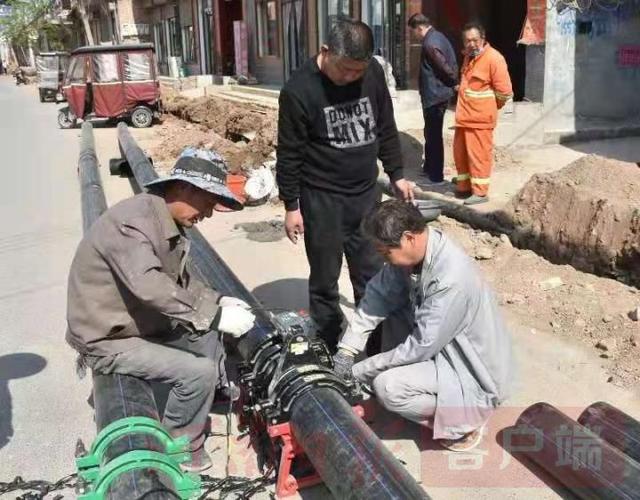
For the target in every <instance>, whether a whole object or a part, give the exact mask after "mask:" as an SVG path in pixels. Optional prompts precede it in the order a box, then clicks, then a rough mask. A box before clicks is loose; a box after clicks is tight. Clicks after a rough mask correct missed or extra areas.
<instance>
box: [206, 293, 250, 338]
mask: <svg viewBox="0 0 640 500" xmlns="http://www.w3.org/2000/svg"><path fill="white" fill-rule="evenodd" d="M227 298H232V297H227ZM245 305H246V304H245ZM255 319H256V317H255V316H254V315H253V314H252V313H250V312H249V311H247V310H246V309H245V308H244V307H240V306H237V305H233V306H222V307H220V311H219V312H218V324H217V326H216V330H219V331H221V332H224V333H228V334H229V335H232V336H233V337H241V336H242V335H244V334H245V333H247V332H248V331H249V330H251V328H252V327H253V323H254V322H255Z"/></svg>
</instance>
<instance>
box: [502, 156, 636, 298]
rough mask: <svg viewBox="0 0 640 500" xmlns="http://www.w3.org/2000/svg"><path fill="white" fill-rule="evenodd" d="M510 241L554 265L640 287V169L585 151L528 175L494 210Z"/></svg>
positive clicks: (634, 165)
mask: <svg viewBox="0 0 640 500" xmlns="http://www.w3.org/2000/svg"><path fill="white" fill-rule="evenodd" d="M496 219H497V220H498V221H499V223H500V224H501V225H503V226H504V227H506V228H509V229H510V238H511V240H512V242H513V243H514V244H515V245H516V246H518V247H520V248H526V249H530V250H533V251H535V252H536V253H538V254H540V255H541V256H543V257H544V258H546V259H548V260H549V261H551V262H553V263H555V264H569V265H571V266H573V267H575V268H576V269H579V270H581V271H585V272H589V273H593V274H596V275H600V276H606V277H611V278H615V279H618V280H619V281H622V282H624V283H627V284H629V285H633V286H635V287H638V286H640V168H639V167H638V166H637V164H635V163H626V162H621V161H617V160H610V159H607V158H602V157H599V156H595V155H590V156H586V157H583V158H580V159H579V160H577V161H575V162H573V163H572V164H570V165H568V166H567V167H565V168H563V169H561V170H559V171H557V172H554V173H550V174H538V175H534V176H533V177H532V178H531V179H530V180H529V181H528V182H527V184H525V186H524V187H523V188H522V189H521V190H520V192H519V193H518V194H517V195H516V196H514V197H513V199H512V200H511V202H510V203H509V204H508V205H507V206H506V207H505V209H504V211H502V212H501V213H499V214H497V216H496Z"/></svg>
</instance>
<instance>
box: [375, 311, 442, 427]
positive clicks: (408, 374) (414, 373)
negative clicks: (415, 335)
mask: <svg viewBox="0 0 640 500" xmlns="http://www.w3.org/2000/svg"><path fill="white" fill-rule="evenodd" d="M409 334H410V325H409V323H408V318H407V317H405V316H402V315H401V314H400V315H398V316H396V315H392V316H391V317H389V318H388V319H387V320H386V321H385V323H384V326H383V330H382V351H383V352H384V351H388V350H390V349H393V348H395V347H396V346H398V345H399V344H400V343H402V342H404V341H405V339H406V338H407V337H408V336H409ZM369 383H370V384H371V386H372V388H373V391H374V393H375V395H376V399H377V400H378V401H379V402H380V404H381V405H382V406H384V407H385V408H386V409H387V410H388V411H390V412H393V413H397V414H398V415H400V416H402V417H404V418H406V419H407V420H411V421H412V422H416V423H418V424H420V425H425V426H427V427H431V426H432V423H433V416H434V414H435V411H436V401H437V394H438V372H437V370H436V364H435V362H434V361H433V360H430V361H422V362H420V363H414V364H412V365H405V366H398V367H395V368H390V369H389V370H386V371H384V372H382V373H381V374H379V375H378V376H376V377H375V378H374V379H373V380H372V381H369Z"/></svg>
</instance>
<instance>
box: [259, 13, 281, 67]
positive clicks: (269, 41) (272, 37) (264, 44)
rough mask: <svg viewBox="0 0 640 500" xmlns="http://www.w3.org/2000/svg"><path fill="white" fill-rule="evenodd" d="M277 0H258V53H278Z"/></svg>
mask: <svg viewBox="0 0 640 500" xmlns="http://www.w3.org/2000/svg"><path fill="white" fill-rule="evenodd" d="M277 5H278V4H277V2H276V0H258V1H257V2H256V10H257V12H256V18H257V20H258V30H257V32H258V33H257V34H258V55H259V56H260V57H264V56H277V55H278V8H277Z"/></svg>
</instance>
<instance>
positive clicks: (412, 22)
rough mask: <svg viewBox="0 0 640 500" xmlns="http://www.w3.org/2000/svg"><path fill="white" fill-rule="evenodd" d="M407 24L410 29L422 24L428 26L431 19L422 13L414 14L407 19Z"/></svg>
mask: <svg viewBox="0 0 640 500" xmlns="http://www.w3.org/2000/svg"><path fill="white" fill-rule="evenodd" d="M407 25H408V26H409V28H411V29H412V30H414V29H416V28H418V27H420V26H424V27H425V28H428V27H429V26H431V19H429V18H428V17H427V16H425V15H424V14H419V13H418V14H414V15H412V16H411V17H410V18H409V20H408V21H407Z"/></svg>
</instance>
